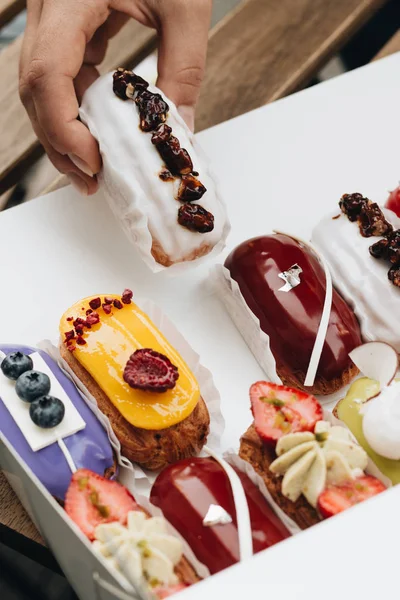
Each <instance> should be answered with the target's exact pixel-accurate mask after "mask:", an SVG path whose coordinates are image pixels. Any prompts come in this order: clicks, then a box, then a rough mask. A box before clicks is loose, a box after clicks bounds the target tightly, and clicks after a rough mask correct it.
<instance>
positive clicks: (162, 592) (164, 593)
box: [153, 583, 188, 600]
mask: <svg viewBox="0 0 400 600" xmlns="http://www.w3.org/2000/svg"><path fill="white" fill-rule="evenodd" d="M187 587H188V586H187V585H186V584H185V583H177V584H176V585H169V586H161V587H156V588H154V590H153V591H154V592H155V594H156V596H157V598H160V600H163V598H169V597H170V596H173V595H174V594H176V593H177V592H180V591H181V590H185V589H186V588H187Z"/></svg>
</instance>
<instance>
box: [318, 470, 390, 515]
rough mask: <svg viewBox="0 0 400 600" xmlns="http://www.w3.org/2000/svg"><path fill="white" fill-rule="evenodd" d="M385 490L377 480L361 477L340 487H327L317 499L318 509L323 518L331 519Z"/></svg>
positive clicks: (365, 476) (369, 476)
mask: <svg viewBox="0 0 400 600" xmlns="http://www.w3.org/2000/svg"><path fill="white" fill-rule="evenodd" d="M385 490H386V487H385V486H384V485H383V483H382V482H381V481H379V479H376V477H371V475H363V476H362V477H357V479H351V480H349V481H346V482H345V483H342V484H341V485H332V486H329V487H328V488H327V489H326V490H324V491H323V492H322V494H320V496H319V498H318V509H319V511H320V513H321V515H322V516H323V517H325V518H328V517H332V516H333V515H337V514H338V513H340V512H342V511H344V510H346V508H350V507H351V506H354V504H358V503H359V502H363V501H364V500H368V498H372V496H376V495H377V494H380V493H381V492H383V491H385Z"/></svg>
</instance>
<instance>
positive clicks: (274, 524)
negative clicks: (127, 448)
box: [150, 458, 290, 573]
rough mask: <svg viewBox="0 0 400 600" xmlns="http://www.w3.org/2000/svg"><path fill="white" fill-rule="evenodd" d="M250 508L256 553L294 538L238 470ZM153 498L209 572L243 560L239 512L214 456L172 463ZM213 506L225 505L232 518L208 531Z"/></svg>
mask: <svg viewBox="0 0 400 600" xmlns="http://www.w3.org/2000/svg"><path fill="white" fill-rule="evenodd" d="M237 473H238V475H239V477H240V479H241V481H242V484H243V487H244V490H245V493H246V497H247V502H248V505H249V510H250V518H251V525H252V530H253V549H254V552H260V551H261V550H265V549H266V548H269V547H270V546H272V545H273V544H276V543H277V542H280V541H281V540H284V539H285V538H287V537H289V536H290V533H289V532H288V531H287V529H286V527H285V526H284V525H283V523H281V521H280V520H279V519H278V517H277V516H276V515H275V513H274V512H273V511H272V509H271V508H270V507H269V505H268V504H267V502H266V500H265V499H264V497H263V496H262V494H261V492H260V491H259V490H258V488H257V487H256V486H255V485H254V484H253V483H252V482H251V481H250V479H249V478H248V477H247V476H246V475H244V474H243V473H240V472H239V471H237ZM150 500H151V502H152V503H153V504H155V505H156V506H158V507H160V508H161V510H162V511H163V513H164V516H165V518H166V519H167V520H168V521H170V523H171V524H172V525H173V526H174V527H175V528H176V529H177V530H178V531H179V532H180V534H181V535H182V536H183V537H184V538H185V539H186V541H187V542H188V544H189V546H190V547H191V548H192V550H193V552H194V553H195V554H196V556H197V558H198V559H199V560H200V561H201V562H202V563H204V564H205V565H206V566H207V567H208V568H209V570H210V572H211V573H218V572H219V571H222V569H226V568H227V567H230V566H231V565H233V564H235V563H236V562H238V560H239V543H238V535H237V523H236V511H235V505H234V501H233V496H232V491H231V486H230V483H229V479H228V476H227V475H226V473H225V471H224V469H223V468H222V467H221V466H220V465H219V464H218V463H217V462H215V461H214V460H213V459H211V458H188V459H186V460H182V461H180V462H178V463H175V464H174V465H170V466H169V467H167V468H166V469H164V471H162V472H161V473H160V475H159V476H158V477H157V479H156V481H155V483H154V485H153V488H152V490H151V495H150ZM210 504H217V505H219V506H222V507H223V508H224V509H225V510H226V511H227V512H228V513H229V514H230V515H231V517H232V519H233V522H232V523H230V524H226V525H214V526H213V527H206V526H204V525H203V519H204V517H205V515H206V514H207V511H208V509H209V507H210Z"/></svg>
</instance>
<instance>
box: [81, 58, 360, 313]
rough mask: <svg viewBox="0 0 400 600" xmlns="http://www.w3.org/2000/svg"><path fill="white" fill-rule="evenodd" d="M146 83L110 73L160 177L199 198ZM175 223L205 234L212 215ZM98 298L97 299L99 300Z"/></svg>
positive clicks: (191, 211) (162, 105)
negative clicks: (132, 107)
mask: <svg viewBox="0 0 400 600" xmlns="http://www.w3.org/2000/svg"><path fill="white" fill-rule="evenodd" d="M148 85H149V84H148V83H147V82H146V81H145V80H144V79H142V78H141V77H139V76H137V75H135V74H134V73H132V72H131V71H126V70H124V69H118V70H117V71H116V72H115V73H114V75H113V90H114V93H115V94H116V95H117V96H118V97H119V98H122V100H126V99H128V98H130V99H132V100H134V101H135V103H136V105H137V107H138V109H139V115H140V128H141V130H142V131H146V132H150V131H151V132H152V136H151V141H152V143H153V144H154V145H155V147H156V148H157V151H158V153H159V155H160V156H161V158H162V159H163V161H164V162H165V165H166V169H164V170H162V171H161V172H160V173H159V177H160V179H161V180H162V181H172V180H173V179H174V177H177V176H180V177H181V183H180V185H179V190H178V196H177V199H178V200H179V201H180V202H184V203H190V202H193V201H195V200H199V199H200V198H201V197H202V196H203V195H204V194H205V192H206V191H207V189H206V187H205V186H204V185H203V184H202V183H201V181H200V180H199V179H197V177H198V175H199V173H198V172H197V171H194V170H193V163H192V159H191V158H190V156H189V153H188V151H187V150H185V148H182V147H181V145H180V143H179V140H178V138H176V137H175V136H174V135H172V129H171V127H169V125H167V124H166V122H165V121H166V120H167V113H168V111H169V106H168V104H167V103H166V102H165V100H164V99H163V97H162V96H161V95H160V94H157V93H153V92H150V91H149V90H148V89H147V88H148ZM359 195H360V194H359ZM178 223H180V224H181V225H183V226H184V227H187V228H188V229H190V230H191V231H197V232H199V233H207V232H209V231H212V230H213V229H214V216H213V215H212V214H211V213H209V212H208V211H207V210H205V209H204V208H203V207H202V206H199V205H196V206H193V207H192V208H186V209H185V208H184V207H181V208H180V209H179V212H178ZM96 301H97V299H96ZM98 301H99V302H100V299H98ZM122 301H124V300H123V299H122ZM108 304H109V302H107V299H105V302H104V304H103V310H104V311H105V312H106V313H107V314H109V312H110V311H109V310H108V309H106V308H105V305H108ZM91 308H93V309H94V310H96V309H97V308H98V306H91ZM117 308H118V307H117Z"/></svg>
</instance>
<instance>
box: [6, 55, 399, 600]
mask: <svg viewBox="0 0 400 600" xmlns="http://www.w3.org/2000/svg"><path fill="white" fill-rule="evenodd" d="M399 74H400V54H397V55H394V56H391V57H389V58H386V59H384V60H382V61H379V62H377V63H374V64H372V65H369V66H367V67H364V68H362V69H359V70H357V71H353V72H352V73H348V74H346V75H343V76H341V77H338V78H336V79H334V80H330V81H328V82H326V83H323V84H320V85H318V86H316V87H313V88H311V89H309V90H306V91H304V92H300V93H298V94H295V95H293V96H291V97H289V98H286V99H284V100H281V101H279V102H276V103H274V104H272V105H269V106H267V107H264V108H261V109H259V110H257V111H254V112H252V113H249V114H247V115H244V116H242V117H239V118H236V119H234V120H232V121H229V122H227V123H224V124H222V125H219V126H217V127H215V128H213V129H210V130H208V131H205V132H202V133H201V134H200V135H199V139H200V141H201V142H202V144H203V146H204V148H205V150H206V151H207V153H208V154H209V156H210V158H211V159H212V161H213V167H214V170H215V171H216V172H217V173H218V174H219V177H220V180H221V183H222V188H223V192H224V195H225V198H226V201H227V204H228V206H229V210H230V217H231V222H232V233H231V235H230V238H229V240H228V249H230V248H232V247H233V246H234V245H236V244H237V243H239V242H240V241H242V240H244V239H246V238H248V237H250V236H253V235H257V234H263V233H268V232H269V231H271V230H272V229H273V228H280V229H282V230H284V231H288V232H293V233H296V234H298V235H302V236H309V234H310V232H311V228H312V226H313V225H314V224H315V223H316V222H317V220H318V219H319V218H320V217H322V216H323V215H324V213H326V212H327V211H330V210H332V208H333V207H334V206H335V205H336V203H337V201H338V199H339V197H340V196H341V195H342V194H343V193H344V192H354V191H360V192H362V193H364V194H366V195H368V196H369V197H370V198H372V199H374V200H376V201H384V200H385V198H386V196H387V192H388V190H389V189H391V188H394V187H396V186H397V184H398V181H399V179H400V160H399V159H400V150H399V139H400V136H399V129H400V125H399V112H400V109H399V107H400V85H399V83H398V82H399ZM222 258H223V257H219V258H218V259H217V260H218V261H221V260H222ZM209 267H210V264H209V263H208V264H206V265H204V266H201V267H199V268H197V269H194V270H193V271H191V272H190V273H188V274H186V275H184V276H181V277H179V279H172V278H171V277H168V275H166V274H164V273H162V274H159V275H156V276H155V275H153V274H151V273H150V272H149V271H148V269H147V268H146V267H145V266H144V265H143V264H142V263H141V262H140V259H139V258H138V256H137V254H136V252H135V250H134V249H133V248H132V247H131V246H130V245H129V243H128V242H127V240H126V239H125V237H124V235H123V234H122V233H121V232H120V230H119V228H118V225H117V223H116V222H115V220H114V218H113V216H112V215H111V212H110V210H109V209H108V207H107V206H106V204H105V202H104V199H103V197H102V195H101V193H99V194H97V195H96V196H95V197H91V198H88V199H84V198H81V197H78V195H77V194H76V193H75V192H74V191H73V190H72V189H71V188H66V189H63V190H60V191H58V192H55V193H53V194H49V195H48V196H46V197H43V198H39V199H37V200H34V201H32V202H29V203H28V204H26V205H23V206H21V207H17V208H14V209H11V210H9V211H6V212H4V213H1V214H0V273H1V276H2V283H1V286H0V339H1V340H2V341H4V342H20V343H27V344H35V343H37V342H38V341H39V340H41V339H43V338H46V337H48V338H55V337H57V327H58V321H59V318H60V315H61V314H62V313H63V311H64V310H65V309H66V308H67V307H68V306H69V305H70V304H72V303H73V302H74V301H75V300H77V299H78V298H80V297H83V296H86V295H90V294H98V293H102V294H103V293H112V292H119V291H120V290H121V291H122V289H123V288H125V287H131V288H132V289H133V290H134V292H135V294H136V295H139V296H142V297H143V296H147V297H149V298H151V299H153V300H154V301H156V302H157V303H159V304H160V305H161V306H162V307H163V308H164V310H165V312H166V313H167V314H168V315H169V316H170V317H171V318H172V319H173V320H174V321H175V323H176V324H177V325H178V326H179V328H180V330H181V331H182V332H183V333H184V334H185V335H186V336H187V338H188V340H189V341H190V342H191V344H192V345H193V347H194V348H195V349H196V350H197V351H198V352H199V353H200V355H201V358H202V362H203V363H204V364H205V365H206V366H207V367H209V368H210V369H211V371H212V372H213V374H214V378H215V382H216V384H217V387H218V388H219V390H220V392H221V395H222V406H223V411H224V415H225V418H226V422H227V426H226V432H225V434H224V438H223V446H224V448H226V447H229V446H234V447H237V445H238V440H239V437H240V435H241V433H243V431H244V430H245V429H246V427H247V425H248V424H249V423H250V420H251V417H250V410H249V400H248V388H249V385H250V384H251V383H252V382H253V381H255V380H257V379H259V378H263V374H262V372H261V371H260V369H259V367H258V365H257V363H256V362H255V360H254V358H253V356H252V355H251V353H250V352H249V350H248V349H247V346H246V345H245V344H244V342H243V340H242V338H241V336H240V335H239V334H238V333H237V331H236V330H235V328H234V326H233V324H232V323H231V321H230V319H229V317H228V316H227V315H226V314H225V312H224V310H223V308H222V306H221V305H220V304H219V303H218V301H217V299H216V298H215V297H214V296H213V295H212V293H211V291H210V289H209V287H208V285H207V274H208V270H209ZM399 333H400V332H399ZM399 504H400V490H399V489H395V490H391V491H390V492H387V493H385V494H384V495H383V496H381V497H379V498H376V499H373V500H371V501H369V502H368V503H366V504H362V505H360V506H358V507H357V508H356V509H352V510H350V511H347V513H344V514H342V515H340V516H339V517H336V518H335V519H333V520H331V521H325V522H323V523H322V524H320V525H318V526H316V527H313V528H311V529H309V530H308V531H306V532H304V533H302V534H300V535H298V536H296V538H292V539H290V540H288V541H286V542H284V543H282V544H279V545H278V546H276V547H274V548H272V549H270V550H267V551H266V552H265V553H262V554H260V555H258V556H257V557H255V558H253V559H252V560H251V561H249V562H248V563H246V564H245V565H238V566H236V567H233V568H232V569H229V570H228V571H225V572H224V573H221V574H219V575H218V576H214V577H212V578H209V579H208V580H207V581H204V582H202V583H201V584H199V585H196V586H193V587H192V588H190V589H189V590H187V591H186V592H184V593H182V595H181V596H179V597H180V598H181V597H182V600H183V599H184V598H188V599H190V598H192V599H194V600H200V599H201V598H204V597H205V596H204V595H205V594H208V595H209V596H210V597H211V598H214V597H216V596H217V593H220V592H221V591H222V590H223V591H224V594H225V595H226V597H228V594H229V595H230V596H231V597H233V598H241V597H243V596H245V595H246V594H247V595H248V594H249V592H253V593H255V594H261V597H262V598H264V597H265V598H267V597H271V598H280V599H282V598H289V597H290V598H302V599H303V598H304V599H305V598H314V597H315V598H317V597H318V598H320V597H322V598H324V600H325V598H327V597H328V598H331V597H333V596H335V597H336V596H337V594H338V591H337V586H336V584H338V585H340V587H341V595H343V597H345V598H347V597H350V592H349V593H348V594H346V591H347V590H351V592H352V594H354V592H355V591H356V593H357V597H359V598H363V599H367V598H368V599H369V598H371V599H372V598H374V599H375V598H376V596H377V594H378V593H379V594H380V595H382V594H385V593H386V596H387V597H389V593H390V591H391V590H395V589H396V588H395V586H396V584H397V569H398V556H399V552H398V548H399V543H398V541H399V537H400V521H399V519H398V506H399ZM276 586H278V587H276ZM343 586H345V587H343ZM392 594H393V592H392ZM393 595H394V597H396V592H394V594H393Z"/></svg>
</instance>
